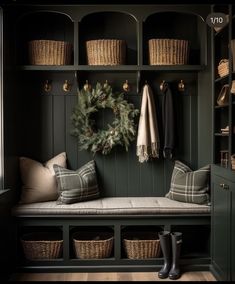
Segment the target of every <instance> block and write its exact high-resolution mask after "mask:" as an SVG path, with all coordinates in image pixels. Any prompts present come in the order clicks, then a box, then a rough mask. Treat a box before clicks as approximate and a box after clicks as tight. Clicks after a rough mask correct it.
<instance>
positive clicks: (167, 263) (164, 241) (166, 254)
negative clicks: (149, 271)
mask: <svg viewBox="0 0 235 284" xmlns="http://www.w3.org/2000/svg"><path fill="white" fill-rule="evenodd" d="M158 236H159V239H160V245H161V249H162V254H163V258H164V265H163V267H162V268H161V270H160V271H159V272H158V277H159V278H161V279H164V278H167V277H168V274H169V271H170V269H171V235H170V232H168V231H162V232H159V233H158Z"/></svg>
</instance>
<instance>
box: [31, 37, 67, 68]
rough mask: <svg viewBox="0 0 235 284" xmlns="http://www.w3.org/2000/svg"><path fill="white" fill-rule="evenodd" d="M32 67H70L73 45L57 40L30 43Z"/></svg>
mask: <svg viewBox="0 0 235 284" xmlns="http://www.w3.org/2000/svg"><path fill="white" fill-rule="evenodd" d="M28 49H29V63H30V64H31V65H69V64H70V63H71V56H72V44H71V43H69V42H65V41H56V40H32V41H30V42H28Z"/></svg>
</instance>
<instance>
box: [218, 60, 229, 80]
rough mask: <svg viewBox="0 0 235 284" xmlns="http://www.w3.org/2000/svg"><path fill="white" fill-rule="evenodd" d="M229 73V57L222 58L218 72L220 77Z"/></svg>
mask: <svg viewBox="0 0 235 284" xmlns="http://www.w3.org/2000/svg"><path fill="white" fill-rule="evenodd" d="M228 73H229V61H228V59H221V60H220V62H219V65H218V74H219V76H220V77H223V76H226V75H228Z"/></svg>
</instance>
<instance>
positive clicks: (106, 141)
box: [71, 82, 139, 155]
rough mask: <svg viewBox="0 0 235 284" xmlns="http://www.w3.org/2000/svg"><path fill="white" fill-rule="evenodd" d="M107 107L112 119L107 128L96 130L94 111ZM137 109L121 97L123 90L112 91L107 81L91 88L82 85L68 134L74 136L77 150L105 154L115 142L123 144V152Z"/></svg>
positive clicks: (131, 137) (131, 134)
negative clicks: (76, 140)
mask: <svg viewBox="0 0 235 284" xmlns="http://www.w3.org/2000/svg"><path fill="white" fill-rule="evenodd" d="M105 108H110V109H112V111H113V114H114V120H113V122H112V123H111V124H108V125H107V127H106V128H107V129H97V127H96V123H95V119H94V114H95V113H97V112H98V111H99V110H100V109H105ZM138 113H139V110H138V109H135V108H134V105H133V104H132V103H128V102H127V100H125V99H124V93H113V91H112V88H111V86H110V85H109V84H108V83H105V84H104V85H101V84H100V83H99V82H98V83H97V84H96V86H95V88H83V89H81V90H80V91H79V92H78V99H77V104H76V106H75V107H74V109H73V113H72V117H71V119H72V123H73V126H74V127H73V130H72V135H74V136H76V137H77V138H78V146H79V149H80V150H84V149H85V150H90V151H91V152H93V153H94V154H95V153H96V152H101V153H102V154H104V155H106V154H109V153H110V152H111V150H112V149H113V147H115V146H116V145H121V146H124V147H125V149H126V151H128V147H129V145H130V142H131V141H133V140H134V138H135V135H136V125H135V121H134V118H135V117H136V116H137V115H138Z"/></svg>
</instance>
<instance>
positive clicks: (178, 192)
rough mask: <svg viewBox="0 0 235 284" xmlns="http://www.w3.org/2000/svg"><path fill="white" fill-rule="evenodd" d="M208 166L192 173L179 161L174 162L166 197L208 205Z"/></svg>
mask: <svg viewBox="0 0 235 284" xmlns="http://www.w3.org/2000/svg"><path fill="white" fill-rule="evenodd" d="M209 180H210V166H209V165H207V166H205V167H203V168H201V169H198V170H197V171H192V170H191V169H190V168H189V167H188V166H186V165H185V164H183V163H182V162H180V161H175V166H174V169H173V172H172V177H171V187H170V191H169V192H168V193H167V194H166V197H167V198H169V199H173V200H176V201H181V202H188V203H197V204H208V203H209Z"/></svg>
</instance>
